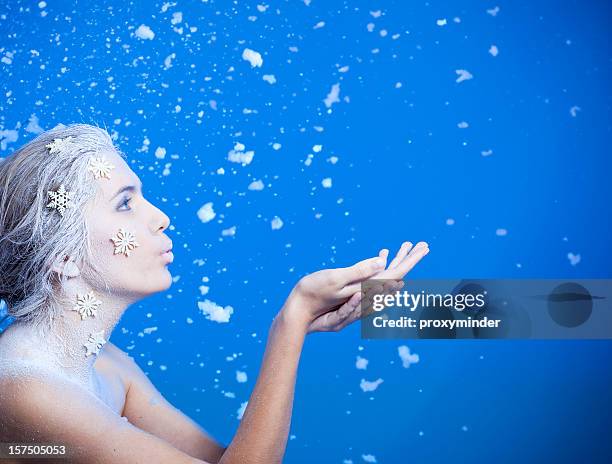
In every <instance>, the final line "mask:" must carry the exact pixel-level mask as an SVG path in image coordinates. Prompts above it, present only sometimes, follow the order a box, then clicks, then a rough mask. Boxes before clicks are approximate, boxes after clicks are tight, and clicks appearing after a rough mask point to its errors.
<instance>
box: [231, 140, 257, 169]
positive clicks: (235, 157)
mask: <svg viewBox="0 0 612 464" xmlns="http://www.w3.org/2000/svg"><path fill="white" fill-rule="evenodd" d="M244 149H245V146H244V145H243V144H241V143H240V142H236V143H235V144H234V149H233V150H230V151H229V152H228V153H227V159H228V160H229V161H231V162H232V163H242V165H243V166H246V165H247V164H250V163H251V161H253V156H254V155H255V152H254V151H253V150H249V151H247V152H245V151H244Z"/></svg>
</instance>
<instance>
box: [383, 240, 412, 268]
mask: <svg viewBox="0 0 612 464" xmlns="http://www.w3.org/2000/svg"><path fill="white" fill-rule="evenodd" d="M411 249H412V242H404V243H402V246H400V249H399V251H398V252H397V255H395V258H393V261H391V264H389V267H387V269H393V268H395V267H396V266H397V265H398V264H399V263H400V262H401V261H402V259H404V258H405V257H406V255H407V254H408V252H409V251H410V250H411Z"/></svg>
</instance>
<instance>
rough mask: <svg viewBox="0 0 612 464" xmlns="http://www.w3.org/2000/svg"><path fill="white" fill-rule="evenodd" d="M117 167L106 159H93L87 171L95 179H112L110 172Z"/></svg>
mask: <svg viewBox="0 0 612 464" xmlns="http://www.w3.org/2000/svg"><path fill="white" fill-rule="evenodd" d="M114 168H115V166H114V165H113V164H111V163H109V162H108V161H107V160H106V158H103V157H102V158H91V159H90V160H89V165H88V166H87V170H88V171H89V172H91V173H92V174H93V175H94V178H96V179H99V178H101V177H106V178H107V179H110V171H111V169H114Z"/></svg>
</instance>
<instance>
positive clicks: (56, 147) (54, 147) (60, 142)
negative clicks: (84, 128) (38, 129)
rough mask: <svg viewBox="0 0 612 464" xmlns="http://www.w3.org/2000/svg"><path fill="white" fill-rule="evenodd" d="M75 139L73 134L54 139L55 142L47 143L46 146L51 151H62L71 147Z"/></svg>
mask: <svg viewBox="0 0 612 464" xmlns="http://www.w3.org/2000/svg"><path fill="white" fill-rule="evenodd" d="M73 139H74V137H72V136H71V135H70V136H68V137H65V138H63V139H53V142H51V143H48V144H47V145H45V147H46V148H48V149H49V153H59V152H60V151H63V150H64V149H65V148H66V147H69V146H70V145H71V144H72V140H73Z"/></svg>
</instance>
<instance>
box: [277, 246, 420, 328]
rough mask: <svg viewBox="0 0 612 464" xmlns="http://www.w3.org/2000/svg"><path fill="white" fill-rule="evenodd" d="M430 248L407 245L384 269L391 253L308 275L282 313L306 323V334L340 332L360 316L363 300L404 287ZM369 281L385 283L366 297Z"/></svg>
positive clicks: (382, 251)
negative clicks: (364, 286)
mask: <svg viewBox="0 0 612 464" xmlns="http://www.w3.org/2000/svg"><path fill="white" fill-rule="evenodd" d="M427 253H429V247H428V245H427V243H425V242H419V243H417V245H416V246H415V247H414V248H413V247H412V243H410V242H404V243H403V244H402V246H401V247H400V249H399V251H398V252H397V255H396V256H395V258H394V259H393V261H392V262H391V264H389V267H388V268H386V269H385V265H386V262H387V256H388V254H389V250H387V249H383V250H381V252H380V253H379V256H377V257H374V258H369V259H365V260H363V261H359V262H358V263H356V264H354V265H352V266H350V267H345V268H335V269H323V270H321V271H317V272H314V273H312V274H308V275H306V276H304V277H302V279H300V281H299V282H298V283H297V285H296V286H295V287H294V288H293V290H292V291H291V294H290V295H289V298H288V300H290V301H291V304H290V305H287V307H286V308H285V309H283V311H285V312H290V313H291V314H285V315H286V316H288V317H290V318H291V319H297V320H298V323H300V324H304V325H305V327H306V328H307V329H306V331H307V333H310V332H323V331H339V330H341V329H343V328H344V327H346V326H347V325H349V324H350V323H352V322H354V321H355V320H357V319H358V318H359V317H361V300H362V298H366V300H367V299H368V298H369V297H370V296H371V295H373V294H375V293H382V292H389V291H395V290H398V289H400V288H401V287H403V281H402V279H403V277H404V276H405V275H406V274H407V273H408V272H409V271H410V270H411V269H412V268H413V267H414V266H415V265H416V264H417V263H418V262H419V261H420V260H421V259H422V258H423V257H424V256H425V255H426V254H427ZM370 279H377V280H378V279H380V280H383V279H384V280H386V281H387V282H384V283H379V284H376V285H374V286H372V287H371V288H369V289H368V290H367V292H366V294H364V293H363V292H362V291H361V283H362V282H364V281H366V280H370Z"/></svg>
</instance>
